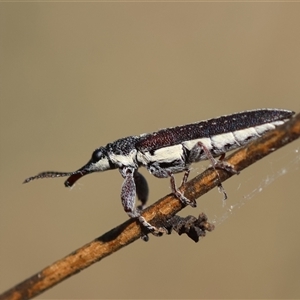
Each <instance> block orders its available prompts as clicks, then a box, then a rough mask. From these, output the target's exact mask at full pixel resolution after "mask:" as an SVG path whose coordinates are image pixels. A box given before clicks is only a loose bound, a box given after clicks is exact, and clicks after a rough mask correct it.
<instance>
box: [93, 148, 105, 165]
mask: <svg viewBox="0 0 300 300" xmlns="http://www.w3.org/2000/svg"><path fill="white" fill-rule="evenodd" d="M103 157H104V154H103V151H102V149H96V150H95V151H94V152H93V154H92V161H93V163H96V162H98V161H99V160H100V159H101V158H103Z"/></svg>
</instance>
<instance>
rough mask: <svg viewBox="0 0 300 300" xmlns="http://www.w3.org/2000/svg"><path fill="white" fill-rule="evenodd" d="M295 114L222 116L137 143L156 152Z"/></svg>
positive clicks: (266, 112) (256, 112) (255, 112)
mask: <svg viewBox="0 0 300 300" xmlns="http://www.w3.org/2000/svg"><path fill="white" fill-rule="evenodd" d="M292 114H293V113H292V112H291V111H288V110H276V109H275V110H272V109H260V110H253V111H245V112H240V113H236V114H232V115H227V116H221V117H219V118H214V119H210V120H206V121H200V122H197V123H192V124H188V125H183V126H176V127H173V128H166V129H162V130H159V131H157V132H154V133H152V134H149V135H146V136H144V137H142V138H141V139H140V140H139V141H138V142H137V143H136V148H137V149H138V150H141V151H143V150H150V149H151V150H156V149H158V148H159V147H160V145H164V146H165V147H168V146H172V145H176V144H179V143H181V142H183V141H189V140H194V139H197V138H205V137H212V136H214V135H219V134H222V133H227V132H233V131H237V130H242V129H246V128H250V127H255V126H258V125H261V124H266V123H270V122H274V121H277V120H283V119H288V118H290V117H291V115H292Z"/></svg>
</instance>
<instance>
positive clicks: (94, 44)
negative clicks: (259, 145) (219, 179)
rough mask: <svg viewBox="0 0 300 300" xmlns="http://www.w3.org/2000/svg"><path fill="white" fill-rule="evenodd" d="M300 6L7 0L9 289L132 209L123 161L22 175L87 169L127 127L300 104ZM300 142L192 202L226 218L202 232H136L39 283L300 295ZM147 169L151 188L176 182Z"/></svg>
mask: <svg viewBox="0 0 300 300" xmlns="http://www.w3.org/2000/svg"><path fill="white" fill-rule="evenodd" d="M299 10H300V7H299V4H297V3H260V4H257V3H238V4H237V3H26V4H25V3H1V5H0V34H1V36H0V39H1V44H0V47H1V48H0V49H1V57H0V59H1V70H0V74H1V91H0V93H1V97H0V101H1V102H0V104H1V108H0V114H1V115H0V117H1V118H0V122H1V123H0V130H1V131H0V134H1V136H0V138H1V139H0V155H1V159H0V185H1V186H0V192H1V208H0V214H1V215H0V222H1V223H0V242H1V247H0V269H1V272H0V292H3V291H4V290H6V289H8V288H10V287H12V286H13V285H15V284H17V283H19V282H20V281H22V280H24V279H25V278H27V277H28V276H31V275H33V274H34V273H36V272H38V271H40V270H41V269H42V268H43V267H45V266H47V265H49V264H51V263H52V262H54V261H56V260H57V259H60V258H62V257H64V256H65V255H67V254H69V253H70V252H71V251H73V250H75V249H77V248H78V247H80V246H82V245H83V244H85V243H87V242H89V241H91V240H92V239H94V238H96V237H98V236H100V235H101V234H103V233H104V232H106V231H107V230H109V229H111V228H112V227H114V226H116V225H118V224H120V223H121V222H123V221H124V220H126V219H127V216H126V214H125V213H124V211H123V208H122V206H121V203H120V187H121V184H122V178H121V176H120V174H119V173H118V171H114V172H107V173H102V174H93V175H90V176H86V177H85V178H83V179H82V180H80V181H79V182H78V184H77V185H76V186H75V187H74V188H73V189H72V190H71V191H70V190H68V189H66V188H65V187H64V185H63V182H64V179H52V180H50V179H49V180H39V181H35V182H32V183H30V184H28V185H22V181H23V180H24V179H25V178H26V177H28V176H31V175H35V174H36V173H38V172H40V171H45V170H59V171H73V170H76V169H78V168H79V167H81V166H82V165H83V164H84V163H85V162H86V161H87V160H88V159H89V158H90V155H91V153H92V151H93V150H94V149H95V148H96V147H98V146H101V145H105V144H106V143H108V142H111V141H113V140H115V139H117V138H120V137H124V136H127V135H133V134H139V133H143V132H151V131H154V130H157V129H159V128H163V127H169V126H174V125H179V124H185V123H189V122H195V121H199V120H202V119H207V118H211V117H216V116H219V115H222V114H229V113H233V112H236V111H242V110H246V109H253V108H262V107H278V108H287V109H292V110H295V111H298V112H299V108H300V105H299V101H300V90H299V83H300V55H299V53H300V18H299V12H300V11H299ZM299 147H300V143H299V141H296V142H294V143H293V144H291V145H289V146H288V147H285V148H284V149H281V150H280V151H278V152H276V153H274V154H272V155H270V156H269V157H268V158H267V159H264V160H262V161H260V162H258V163H256V164H255V165H254V166H252V167H250V168H249V169H248V170H245V171H244V172H242V174H241V175H239V176H235V177H233V178H231V179H230V180H229V181H228V182H226V183H225V184H224V186H225V188H226V191H227V193H228V195H229V200H228V203H227V205H226V206H225V207H223V206H222V201H221V199H222V195H221V194H219V193H218V191H217V190H213V191H211V192H210V193H208V194H207V195H205V196H204V197H202V198H201V199H199V200H198V208H197V209H192V208H188V209H185V210H184V211H182V212H181V215H187V214H193V215H198V214H199V213H200V212H201V211H204V212H206V213H207V214H208V216H209V218H210V219H211V220H212V221H214V222H215V223H216V224H217V225H218V226H217V227H216V230H215V231H214V232H212V233H209V234H208V235H207V237H205V238H204V239H202V240H201V241H200V242H199V243H198V244H195V243H194V242H192V241H191V240H189V239H188V238H187V237H186V236H182V237H179V236H177V235H176V234H173V235H171V236H164V237H163V238H155V237H150V238H151V239H150V241H149V242H148V243H144V242H142V241H137V242H135V243H134V244H132V245H130V246H128V247H126V248H125V249H123V250H121V251H119V252H117V253H115V254H113V255H112V256H110V257H108V258H106V259H104V260H103V261H101V262H99V263H97V264H95V265H93V266H92V267H90V268H88V269H86V270H84V271H83V272H81V273H80V274H78V275H76V276H74V277H72V278H70V279H68V280H66V281H65V282H63V283H62V284H60V285H58V286H56V287H54V288H52V289H51V290H49V291H47V292H45V293H44V294H42V295H40V296H39V299H48V298H55V299H61V298H66V299H67V298H299V297H300V284H299V280H300V255H299V253H300V242H299V227H300V218H299V211H300V199H299V153H298V154H297V153H296V151H297V150H299ZM297 159H298V161H297ZM207 165H208V163H207V162H204V163H202V164H197V165H194V166H193V172H192V176H195V175H196V174H198V173H199V172H201V171H202V170H203V169H204V168H205V167H206V166H207ZM143 173H144V174H145V175H146V177H147V179H148V181H149V185H150V193H151V194H150V200H149V203H153V202H154V201H155V200H156V199H158V198H160V197H161V196H163V195H165V194H167V193H169V192H170V188H169V181H168V180H159V179H156V178H154V177H151V176H150V174H147V172H146V171H145V170H143ZM282 173H285V174H284V175H281V174H282ZM179 178H180V176H179V177H178V180H179ZM231 206H233V208H234V209H233V210H232V212H230V208H231Z"/></svg>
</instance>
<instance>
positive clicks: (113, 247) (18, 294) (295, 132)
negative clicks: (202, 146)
mask: <svg viewBox="0 0 300 300" xmlns="http://www.w3.org/2000/svg"><path fill="white" fill-rule="evenodd" d="M299 136H300V114H298V115H297V116H296V117H295V118H293V119H291V120H290V121H289V122H287V123H285V124H283V125H282V126H280V127H278V128H276V129H275V130H273V131H271V132H269V133H267V134H265V135H264V136H263V137H262V138H260V139H258V140H256V141H254V142H253V143H251V144H250V145H249V146H247V147H246V148H242V149H240V150H238V151H236V152H235V153H233V154H232V155H230V156H229V157H228V158H227V159H226V161H227V162H229V163H230V164H231V165H233V166H234V167H235V169H236V170H237V171H241V170H243V169H245V168H246V167H248V166H249V165H251V164H253V163H254V162H256V161H258V160H259V159H261V158H263V157H264V156H266V155H268V154H270V153H272V152H274V151H275V150H277V149H279V148H281V147H283V146H284V145H286V144H288V143H290V142H292V141H293V140H295V139H297V138H299ZM231 176H232V174H230V173H228V172H226V171H224V170H218V174H217V172H216V171H215V170H213V169H212V168H209V169H207V170H206V171H205V172H203V173H202V174H200V175H199V176H197V177H195V178H194V179H192V180H191V181H189V182H188V183H187V184H186V185H185V186H184V187H183V190H184V194H185V196H186V197H187V198H189V199H197V198H198V197H200V196H201V195H203V194H205V193H207V192H208V191H209V190H211V189H212V188H213V187H215V186H217V185H218V184H219V182H220V180H221V181H222V182H223V181H225V180H226V179H228V178H229V177H231ZM182 208H184V206H183V205H182V203H181V202H180V201H179V200H178V199H177V198H174V197H173V195H171V194H170V195H168V196H166V197H164V198H162V199H160V200H159V201H157V202H156V203H155V204H153V205H151V206H150V207H148V208H147V209H146V210H145V211H144V213H143V216H144V217H145V219H146V220H148V221H149V222H151V224H154V225H155V224H158V225H159V224H164V226H165V227H167V228H168V229H169V230H171V229H172V228H173V229H174V230H175V231H177V232H178V233H179V234H181V233H187V234H188V235H189V236H190V237H191V238H193V239H194V240H197V235H198V238H199V236H202V235H203V234H202V232H201V230H202V231H203V230H204V231H205V230H209V223H207V220H206V219H205V217H204V216H203V215H201V216H200V218H199V219H196V218H193V217H189V218H188V219H185V220H184V219H182V218H179V219H178V218H177V217H175V218H173V219H172V217H173V216H174V215H175V214H176V213H177V212H178V211H180V210H181V209H182ZM205 222H206V223H205ZM170 226H171V227H170ZM203 226H204V227H203ZM197 228H200V229H197ZM140 236H141V228H140V226H139V224H138V223H137V222H136V221H135V220H132V219H131V220H128V221H126V222H125V223H123V224H121V225H119V226H117V227H116V228H114V229H112V230H110V231H109V232H107V233H105V234H104V235H102V236H100V237H99V238H97V239H95V240H94V241H92V242H90V243H88V244H86V245H85V246H83V247H81V248H79V249H78V250H76V251H74V252H73V253H71V254H69V255H68V256H66V257H65V258H63V259H61V260H58V261H57V262H55V263H53V264H52V265H50V266H48V267H46V268H45V269H43V270H42V271H41V272H39V273H37V274H35V275H33V276H32V277H30V278H28V279H26V280H25V281H23V282H22V283H20V284H18V285H16V286H15V287H13V288H12V289H10V290H8V291H7V292H5V293H4V294H2V295H0V300H3V299H30V298H32V297H34V296H37V295H39V294H41V293H42V292H44V291H46V290H47V289H49V288H50V287H53V286H54V285H56V284H58V283H60V282H61V281H63V280H65V279H66V278H68V277H70V276H72V275H74V274H76V273H78V272H79V271H81V270H83V269H85V268H87V267H89V266H90V265H92V264H93V263H95V262H97V261H99V260H101V259H103V258H104V257H106V256H108V255H110V254H112V253H113V252H115V251H117V250H119V249H121V248H123V247H124V246H127V245H128V244H130V243H132V242H134V241H135V240H137V239H139V237H140Z"/></svg>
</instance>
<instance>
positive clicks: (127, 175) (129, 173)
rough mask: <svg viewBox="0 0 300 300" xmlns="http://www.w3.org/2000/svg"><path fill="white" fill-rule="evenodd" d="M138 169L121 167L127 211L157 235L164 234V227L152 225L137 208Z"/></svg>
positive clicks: (123, 196)
mask: <svg viewBox="0 0 300 300" xmlns="http://www.w3.org/2000/svg"><path fill="white" fill-rule="evenodd" d="M135 172H136V169H135V168H133V167H123V168H121V169H120V173H121V175H122V176H123V178H124V182H123V185H122V189H121V200H122V204H123V207H124V210H125V212H126V213H127V214H128V216H129V217H131V218H137V219H138V220H139V222H140V223H141V225H142V226H144V227H145V228H147V229H148V230H149V231H150V232H151V233H153V234H154V235H156V236H160V235H162V233H165V232H166V230H164V229H163V228H156V227H155V226H152V225H151V224H150V223H149V222H147V221H146V219H145V218H144V217H143V216H141V214H140V212H139V210H137V209H136V208H135V195H136V185H135V176H134V173H135Z"/></svg>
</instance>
